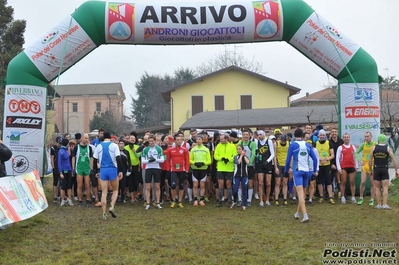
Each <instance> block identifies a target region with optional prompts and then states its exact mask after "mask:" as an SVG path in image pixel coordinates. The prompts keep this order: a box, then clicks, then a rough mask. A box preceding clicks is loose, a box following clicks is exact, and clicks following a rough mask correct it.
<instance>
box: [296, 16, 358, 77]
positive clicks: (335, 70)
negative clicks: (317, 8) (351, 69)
mask: <svg viewBox="0 0 399 265" xmlns="http://www.w3.org/2000/svg"><path fill="white" fill-rule="evenodd" d="M289 43H290V44H291V45H292V46H294V47H295V48H297V49H298V50H299V51H301V52H302V53H303V54H304V55H306V56H307V57H308V58H309V59H311V60H312V61H313V62H315V63H316V64H317V65H319V66H320V67H321V68H322V69H324V70H325V71H326V72H327V73H329V74H331V75H332V76H338V74H339V73H340V72H341V71H342V69H343V68H344V67H345V65H346V64H347V63H348V62H349V61H350V59H352V57H353V55H355V53H356V52H357V50H358V49H359V48H360V46H359V45H357V44H356V43H355V42H354V41H352V40H351V39H349V38H348V37H347V36H345V35H344V34H343V33H342V32H341V31H340V30H338V29H337V28H336V27H334V26H333V25H332V24H331V23H330V22H328V21H327V20H325V19H324V18H322V17H321V16H320V15H318V14H316V13H315V12H313V14H312V15H310V17H309V18H308V19H307V20H306V21H305V22H304V23H303V24H302V26H301V27H300V28H299V29H298V31H297V32H296V33H295V35H294V36H293V37H292V39H291V40H290V41H289Z"/></svg>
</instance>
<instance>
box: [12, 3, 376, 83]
mask: <svg viewBox="0 0 399 265" xmlns="http://www.w3.org/2000/svg"><path fill="white" fill-rule="evenodd" d="M242 3H245V4H249V5H251V4H252V6H256V5H262V4H264V3H277V4H280V12H281V14H282V17H283V19H282V20H281V21H282V23H283V28H282V37H281V39H263V40H262V39H260V40H259V39H252V40H251V39H246V40H244V41H243V40H233V41H231V43H237V42H251V41H265V42H266V41H280V40H283V41H286V42H288V43H290V40H291V38H293V36H294V35H295V34H296V33H297V31H298V30H299V29H300V27H301V26H302V25H303V23H304V22H305V21H306V20H307V18H308V17H309V16H310V15H311V14H312V13H314V10H313V9H312V8H311V7H309V5H308V4H307V3H306V2H304V1H301V0H280V1H277V0H275V1H253V2H242ZM108 4H109V3H107V2H100V1H88V2H86V3H84V4H82V5H81V6H80V7H79V8H78V9H76V10H75V12H74V13H72V15H71V17H72V18H73V19H74V20H76V22H77V23H78V24H79V25H80V26H81V28H82V29H83V30H84V31H85V32H86V33H87V34H88V36H89V37H90V38H91V40H92V41H93V43H94V44H95V45H96V46H100V45H102V44H106V43H107V40H106V11H107V8H108V6H107V5H108ZM146 4H148V5H150V3H146ZM176 4H180V5H184V3H176ZM186 4H187V3H186ZM191 4H195V3H191ZM225 4H226V3H225ZM238 4H239V3H238ZM226 5H228V4H226ZM249 13H250V10H249V11H248V14H249ZM135 15H136V16H139V15H138V14H135ZM135 21H136V22H137V21H138V18H136V20H135ZM205 26H206V25H205ZM210 26H212V25H210ZM250 27H254V25H247V28H250ZM118 43H123V42H118ZM131 43H132V42H131ZM220 43H228V42H227V41H223V42H220ZM126 44H129V43H126ZM132 44H136V43H134V42H133V43H132ZM137 44H145V43H137ZM150 44H151V45H154V44H155V45H156V44H159V45H165V44H168V43H162V42H159V43H150ZM182 44H187V45H191V44H196V45H200V44H206V43H201V42H196V43H192V42H189V43H182ZM290 44H291V43H290ZM291 45H292V44H291ZM294 48H296V47H295V46H294ZM296 49H297V48H296ZM297 50H298V49H297ZM299 51H300V50H299ZM300 52H301V53H303V52H302V51H300ZM304 55H305V56H306V57H308V58H309V55H308V54H304ZM59 56H61V55H59ZM83 57H84V56H83ZM83 57H82V58H83ZM82 58H80V59H82ZM309 59H310V60H312V61H313V59H312V58H309ZM75 63H76V62H75ZM67 69H68V68H65V69H62V71H61V73H62V72H64V71H66V70H67ZM327 72H328V71H327ZM349 73H351V75H352V76H350V74H349ZM330 74H331V73H330ZM331 75H332V76H334V77H335V78H337V79H338V80H339V81H340V82H350V83H353V82H354V81H356V82H367V83H369V82H372V83H377V82H378V74H377V66H376V63H375V61H374V59H373V58H372V57H371V56H370V55H369V54H368V53H367V52H366V51H364V50H363V49H362V48H361V47H360V48H359V50H358V51H357V52H356V54H355V55H354V56H353V57H352V58H351V60H350V61H349V62H348V63H347V64H346V68H345V69H343V70H342V71H340V73H339V74H337V75H334V74H331ZM353 79H354V80H353ZM49 81H51V80H47V78H45V77H44V76H43V74H42V73H41V72H40V71H38V69H37V67H36V66H35V65H34V64H32V63H31V60H29V58H28V57H27V56H26V54H25V53H21V54H19V55H17V56H16V57H15V58H14V59H13V60H12V61H11V62H10V64H9V67H8V71H7V79H6V82H7V84H30V85H39V86H46V83H48V82H49Z"/></svg>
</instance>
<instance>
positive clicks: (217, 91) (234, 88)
mask: <svg viewBox="0 0 399 265" xmlns="http://www.w3.org/2000/svg"><path fill="white" fill-rule="evenodd" d="M299 92H300V89H299V88H297V87H294V86H291V85H288V84H286V83H282V82H279V81H276V80H273V79H270V78H268V77H265V76H263V75H260V74H256V73H253V72H250V71H247V70H245V69H242V68H239V67H236V66H231V67H228V68H224V69H222V70H219V71H216V72H213V73H211V74H208V75H205V76H202V77H199V78H196V79H194V80H191V81H189V82H187V83H185V84H182V85H179V86H176V87H173V88H171V89H169V90H168V91H165V92H163V96H164V98H165V100H166V101H167V102H170V104H171V119H172V120H171V130H172V132H173V131H176V130H178V129H179V128H180V127H181V126H182V125H183V124H184V123H185V122H186V121H187V120H188V119H190V118H191V117H192V116H194V115H195V114H198V113H201V112H213V111H221V110H248V109H264V108H279V107H289V104H290V100H289V98H290V96H292V95H294V94H297V93H299Z"/></svg>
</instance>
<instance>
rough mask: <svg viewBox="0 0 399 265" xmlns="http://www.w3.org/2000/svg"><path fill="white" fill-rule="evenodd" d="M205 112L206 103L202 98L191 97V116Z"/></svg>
mask: <svg viewBox="0 0 399 265" xmlns="http://www.w3.org/2000/svg"><path fill="white" fill-rule="evenodd" d="M203 111H204V102H203V99H202V96H191V115H192V116H194V115H195V114H197V113H200V112H203Z"/></svg>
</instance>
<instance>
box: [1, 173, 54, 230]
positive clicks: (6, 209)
mask: <svg viewBox="0 0 399 265" xmlns="http://www.w3.org/2000/svg"><path fill="white" fill-rule="evenodd" d="M47 207H48V203H47V199H46V195H45V194H44V189H43V186H42V182H41V181H40V175H39V172H38V171H32V172H29V173H26V174H23V175H19V176H15V177H4V178H0V226H3V225H7V224H11V223H16V222H19V221H22V220H25V219H28V218H30V217H32V216H34V215H36V214H38V213H40V212H41V211H43V210H45V209H46V208H47Z"/></svg>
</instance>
